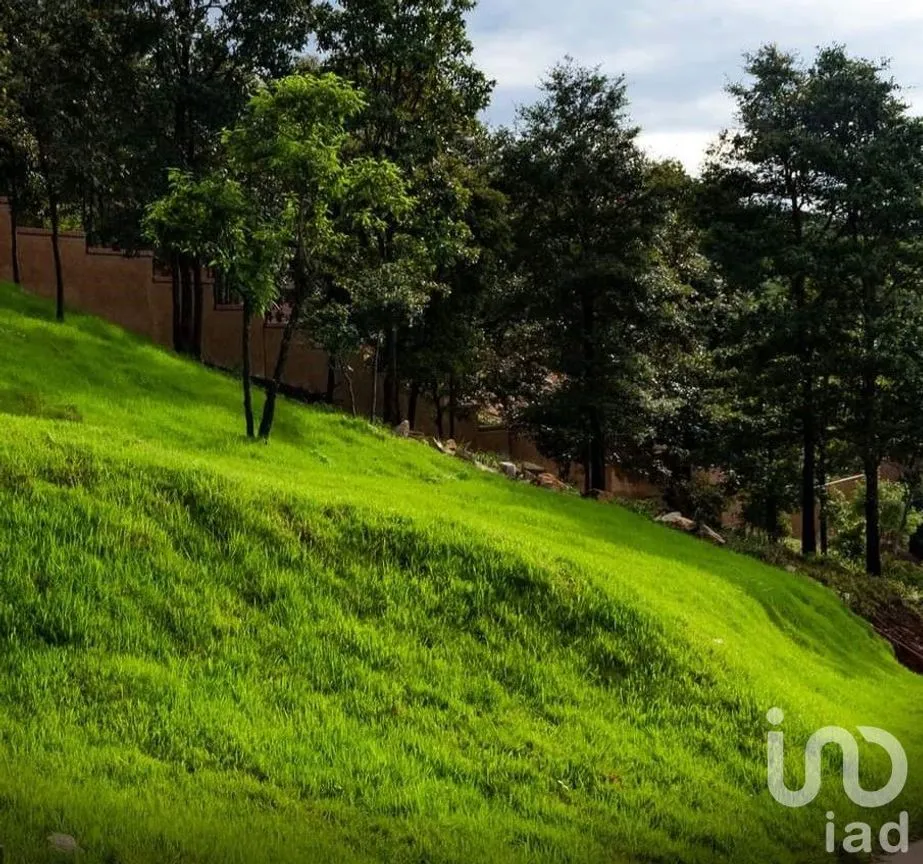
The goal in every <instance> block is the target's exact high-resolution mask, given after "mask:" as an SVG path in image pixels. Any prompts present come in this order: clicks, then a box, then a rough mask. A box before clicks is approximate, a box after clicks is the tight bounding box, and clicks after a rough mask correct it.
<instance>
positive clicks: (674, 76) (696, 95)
mask: <svg viewBox="0 0 923 864" xmlns="http://www.w3.org/2000/svg"><path fill="white" fill-rule="evenodd" d="M471 34H472V39H473V41H474V44H475V55H476V58H477V62H478V63H479V65H480V67H481V68H482V69H483V70H484V71H485V72H486V73H487V74H488V75H489V76H490V77H492V78H495V79H496V81H497V88H496V90H495V92H494V98H493V104H492V105H491V108H490V111H489V112H488V119H489V120H490V121H491V122H492V123H495V124H500V123H509V122H511V120H512V119H513V116H514V113H515V108H516V106H517V105H520V104H523V103H528V102H531V101H533V100H534V99H535V97H536V89H535V87H536V83H537V82H538V81H539V80H540V79H541V77H542V75H543V73H544V72H545V71H546V70H547V69H548V68H549V67H550V66H552V65H553V64H554V63H555V62H556V61H557V60H559V59H561V58H563V57H564V56H565V55H567V54H570V55H571V56H573V57H574V58H576V59H577V60H578V61H579V62H581V63H582V64H585V65H596V64H601V65H602V68H603V70H604V71H605V72H607V73H608V74H611V75H618V74H625V75H626V77H627V81H628V94H629V98H630V99H631V105H632V109H631V111H632V116H633V119H634V121H635V122H636V123H637V124H638V125H639V126H641V127H642V128H643V134H642V137H641V143H642V144H643V146H644V147H645V148H646V149H647V150H648V151H649V152H650V153H651V154H652V155H655V156H658V157H672V158H676V159H679V160H681V161H682V162H683V164H684V165H686V167H687V169H688V170H690V171H693V172H697V170H698V167H699V165H700V163H701V160H702V156H703V154H704V151H705V148H706V146H707V145H708V143H709V141H711V140H712V139H713V138H714V137H715V135H716V134H717V132H718V131H719V130H720V129H722V128H726V127H727V126H728V125H730V124H731V122H732V119H733V110H732V105H731V103H730V101H729V99H728V98H727V96H726V95H725V94H724V87H725V85H726V84H727V83H728V82H729V81H732V80H735V81H736V80H739V79H740V78H741V77H742V74H741V62H742V55H743V53H744V52H745V51H751V50H754V49H756V48H758V47H759V46H760V45H761V44H763V43H765V42H776V43H778V44H779V45H780V46H781V47H783V48H785V49H787V50H792V51H797V52H799V53H801V54H802V55H803V56H805V57H807V58H810V57H811V56H812V55H813V54H814V51H815V49H816V47H817V46H818V45H828V44H830V43H833V42H841V43H844V44H845V45H846V46H847V48H848V49H849V51H850V52H851V53H853V54H859V55H862V56H864V57H868V58H870V59H881V58H890V59H891V60H892V66H891V71H892V73H893V75H894V77H895V78H896V79H897V80H898V81H899V82H900V83H901V84H902V85H903V86H904V87H905V88H906V92H905V99H906V100H907V101H909V102H911V103H912V104H913V105H914V108H915V109H917V108H919V109H921V111H923V0H564V2H562V0H480V5H479V7H478V8H477V10H476V11H475V12H474V13H473V15H472V17H471Z"/></svg>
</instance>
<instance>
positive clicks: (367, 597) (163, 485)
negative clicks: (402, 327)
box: [0, 286, 923, 864]
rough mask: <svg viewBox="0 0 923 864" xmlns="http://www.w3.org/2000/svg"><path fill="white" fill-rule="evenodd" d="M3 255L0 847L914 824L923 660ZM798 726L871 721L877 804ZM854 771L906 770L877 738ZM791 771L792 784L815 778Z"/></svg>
mask: <svg viewBox="0 0 923 864" xmlns="http://www.w3.org/2000/svg"><path fill="white" fill-rule="evenodd" d="M50 314H51V310H50V308H49V307H48V306H46V305H45V304H44V303H42V302H40V301H38V300H34V299H31V298H27V297H25V296H23V295H21V294H20V293H19V292H18V291H17V290H15V289H13V288H11V287H9V286H0V412H2V413H0V423H2V445H0V573H2V579H0V640H2V650H0V666H2V669H0V843H2V844H3V845H5V847H6V855H7V859H6V860H7V862H8V864H18V862H22V861H29V862H31V861H44V860H57V859H55V858H54V857H53V856H52V854H51V853H50V852H49V851H48V850H47V841H46V837H47V835H48V834H49V833H51V832H52V831H61V832H65V833H68V834H73V835H74V836H76V837H77V839H78V840H79V842H80V843H81V845H82V847H83V849H84V853H83V854H82V856H81V857H80V860H81V861H84V862H126V864H127V862H141V861H145V862H146V861H151V862H154V861H158V862H159V861H197V862H198V861H209V862H235V861H247V862H249V861H267V862H268V861H272V862H287V861H328V860H329V861H340V860H342V861H378V860H380V861H388V862H392V861H393V862H402V861H407V862H410V861H413V862H430V864H436V862H450V861H451V862H459V864H462V862H465V864H467V862H481V861H484V862H499V861H507V860H509V861H562V862H563V861H574V862H584V861H587V862H590V861H592V862H597V861H598V862H602V861H611V862H619V861H663V862H711V861H728V862H748V861H749V862H759V864H766V862H786V861H813V860H818V861H820V860H828V856H826V855H825V853H824V850H823V842H824V827H825V819H824V814H825V813H826V811H827V810H829V809H833V810H835V811H836V813H837V817H838V823H839V824H840V825H841V826H842V825H845V824H846V822H848V821H851V819H852V818H853V817H856V816H862V817H863V818H864V819H865V820H866V821H872V822H880V821H887V820H890V819H892V818H894V817H895V816H896V815H897V812H898V811H899V809H900V806H901V805H903V806H904V807H905V808H906V809H909V810H910V811H911V819H912V824H914V823H915V825H916V827H917V828H918V829H923V777H921V776H920V773H919V772H918V771H915V770H914V768H915V766H919V765H921V764H923V763H921V759H923V728H921V724H920V722H919V718H920V710H919V709H920V707H921V698H923V680H921V679H919V678H916V677H915V676H913V675H912V674H910V673H909V672H906V671H905V670H903V669H901V668H900V667H899V666H898V665H897V663H896V662H895V661H894V660H893V659H892V656H891V653H890V650H889V649H888V647H887V646H886V645H885V644H884V643H882V642H881V641H879V640H878V639H877V638H875V637H874V636H873V634H872V633H871V632H870V629H869V627H868V626H867V625H866V624H864V623H863V622H862V621H860V620H859V619H857V618H855V617H854V616H853V615H852V614H851V613H849V612H848V611H846V610H845V609H844V607H843V606H842V604H841V603H840V602H839V601H838V599H837V598H836V597H835V596H834V595H833V594H831V593H829V592H827V591H826V590H825V589H823V588H821V587H820V586H818V585H816V584H814V583H812V582H810V581H808V580H806V579H802V578H800V577H796V576H792V575H790V574H788V573H785V572H783V571H779V570H773V569H771V568H768V567H765V566H763V565H760V564H759V563H757V562H755V561H752V560H750V559H747V558H743V557H738V556H735V555H733V554H730V553H727V552H724V551H721V550H718V549H714V548H712V547H710V546H708V545H705V544H703V543H701V542H699V541H697V540H695V539H692V538H687V537H685V536H680V535H678V534H675V533H672V532H670V531H669V530H667V529H663V528H660V527H659V526H656V525H653V524H651V523H648V522H647V521H645V520H644V519H642V518H640V517H638V516H635V515H633V514H631V513H628V512H626V511H623V510H621V509H619V508H616V507H612V506H605V505H598V504H593V503H590V502H584V501H581V500H579V499H576V498H571V497H566V496H556V495H554V494H552V493H547V492H544V491H541V490H536V489H532V488H528V487H524V486H521V485H517V484H513V483H510V482H508V481H506V480H504V479H502V478H499V477H492V476H485V475H483V474H482V473H480V472H478V471H476V470H474V469H472V468H470V467H469V466H468V465H466V464H465V463H463V462H460V461H457V460H452V459H450V458H448V457H444V456H440V455H439V454H437V453H435V452H434V451H430V450H428V449H427V448H425V447H423V446H421V445H419V444H416V443H414V442H405V441H400V440H397V439H394V438H392V437H391V436H389V435H386V434H384V433H381V432H379V431H376V430H373V429H371V428H370V427H368V425H367V424H364V423H361V422H358V421H354V420H352V419H349V418H346V417H343V416H340V415H337V414H331V413H325V412H323V411H318V410H306V409H304V408H302V407H300V406H294V405H289V404H284V405H282V407H281V414H280V417H279V425H278V430H277V435H276V437H275V439H274V440H273V442H272V443H271V444H270V445H269V446H263V445H255V444H250V443H248V442H247V441H246V440H244V438H243V437H242V435H241V434H240V431H241V428H242V424H241V418H240V416H239V408H238V403H239V398H238V390H237V387H236V384H235V383H234V382H233V381H232V380H230V379H228V378H226V377H224V376H222V375H220V374H217V373H212V372H209V371H206V370H204V369H202V368H199V367H197V366H195V365H194V364H192V363H188V362H186V361H183V360H179V359H176V358H174V357H172V356H170V355H168V354H166V353H164V352H162V351H159V350H157V349H155V348H153V347H150V346H148V345H145V344H142V343H141V342H139V341H137V340H135V339H134V338H132V337H129V336H127V335H125V334H124V333H122V332H121V331H118V330H116V329H114V328H111V327H108V326H106V325H104V324H102V323H100V322H99V321H96V320H93V319H88V318H78V317H76V316H74V317H72V318H71V320H70V322H69V323H68V324H66V325H64V326H58V325H55V324H54V323H52V322H51V321H50V320H49V319H50ZM773 706H780V707H782V708H784V709H785V710H786V712H787V720H786V725H785V730H786V732H787V733H788V736H789V741H790V745H791V746H790V747H789V756H790V757H791V764H792V767H793V769H794V770H793V774H792V777H791V778H790V785H795V784H796V781H797V779H798V773H799V772H800V769H799V768H798V765H799V762H800V760H801V754H800V751H799V750H798V748H797V745H799V744H803V743H804V741H805V740H806V738H807V736H808V735H809V734H810V733H811V732H813V731H814V730H815V729H817V728H819V727H820V726H824V725H829V724H839V725H843V726H846V727H848V728H850V729H854V728H855V727H856V726H857V725H860V724H862V725H873V726H882V727H884V728H886V729H888V730H890V731H891V732H892V733H894V734H895V735H897V736H898V737H899V738H900V739H901V740H902V742H903V743H904V745H905V747H906V749H907V751H908V754H909V756H910V761H911V777H910V783H909V785H908V788H907V790H906V792H905V795H904V797H903V799H902V800H901V801H900V802H898V803H897V804H895V805H893V806H892V807H891V808H889V809H888V810H887V811H882V812H881V813H878V814H875V813H871V814H866V815H865V816H863V814H860V813H858V812H857V811H856V809H855V808H854V807H853V805H852V804H850V803H849V802H848V801H847V800H846V799H845V797H844V795H843V792H842V786H841V784H840V783H839V782H838V781H837V780H836V778H835V776H834V775H835V773H836V770H835V769H836V768H837V765H836V758H835V754H834V753H833V752H831V753H830V754H829V756H830V763H829V765H828V767H829V769H830V772H831V776H830V778H828V782H827V783H826V784H825V787H824V792H823V794H822V796H821V797H820V798H819V799H818V800H817V802H815V803H814V804H813V805H811V806H810V807H808V808H805V809H804V810H800V811H790V810H786V809H784V808H782V807H780V806H779V805H777V804H776V803H775V802H774V801H773V800H772V799H771V798H770V796H769V794H768V792H767V791H766V772H765V767H764V761H765V752H764V751H765V735H766V732H767V730H768V724H767V722H766V719H765V715H766V712H767V710H768V709H769V708H771V707H773ZM863 757H864V762H863V778H864V779H865V780H866V785H867V786H879V785H883V783H884V779H886V776H887V774H888V768H889V766H888V762H887V758H886V757H884V756H883V754H881V752H880V751H879V752H877V753H872V752H864V754H863ZM797 785H800V783H798V784H797Z"/></svg>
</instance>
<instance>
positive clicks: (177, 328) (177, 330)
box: [170, 252, 183, 354]
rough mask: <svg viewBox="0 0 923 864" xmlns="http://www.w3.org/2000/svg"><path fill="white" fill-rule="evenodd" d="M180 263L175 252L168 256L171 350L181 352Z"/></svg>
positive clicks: (181, 306)
mask: <svg viewBox="0 0 923 864" xmlns="http://www.w3.org/2000/svg"><path fill="white" fill-rule="evenodd" d="M179 273H180V262H179V255H177V254H176V253H175V252H174V253H173V254H172V255H171V256H170V289H171V292H172V295H173V350H174V351H176V353H177V354H182V352H183V298H182V294H181V293H180V284H179V281H180V276H179Z"/></svg>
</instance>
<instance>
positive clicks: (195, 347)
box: [192, 259, 205, 360]
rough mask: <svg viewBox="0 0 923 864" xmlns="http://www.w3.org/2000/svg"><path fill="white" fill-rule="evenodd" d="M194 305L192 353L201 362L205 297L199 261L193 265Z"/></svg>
mask: <svg viewBox="0 0 923 864" xmlns="http://www.w3.org/2000/svg"><path fill="white" fill-rule="evenodd" d="M192 304H193V305H192V353H193V356H194V357H195V358H196V359H197V360H201V359H202V328H203V326H204V321H203V314H204V311H205V297H204V289H203V287H202V264H201V262H200V261H199V260H198V259H197V260H196V261H195V262H194V263H193V265H192Z"/></svg>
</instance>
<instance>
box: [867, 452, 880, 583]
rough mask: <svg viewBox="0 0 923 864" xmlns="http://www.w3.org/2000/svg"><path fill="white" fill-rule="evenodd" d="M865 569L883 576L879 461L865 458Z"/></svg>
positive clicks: (868, 454) (870, 573) (871, 573)
mask: <svg viewBox="0 0 923 864" xmlns="http://www.w3.org/2000/svg"><path fill="white" fill-rule="evenodd" d="M864 462H865V569H866V571H867V572H868V574H869V575H870V576H881V524H880V522H881V519H880V515H879V482H878V468H879V462H878V460H877V459H876V458H875V457H874V456H873V455H871V454H870V453H866V456H865V460H864Z"/></svg>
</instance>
